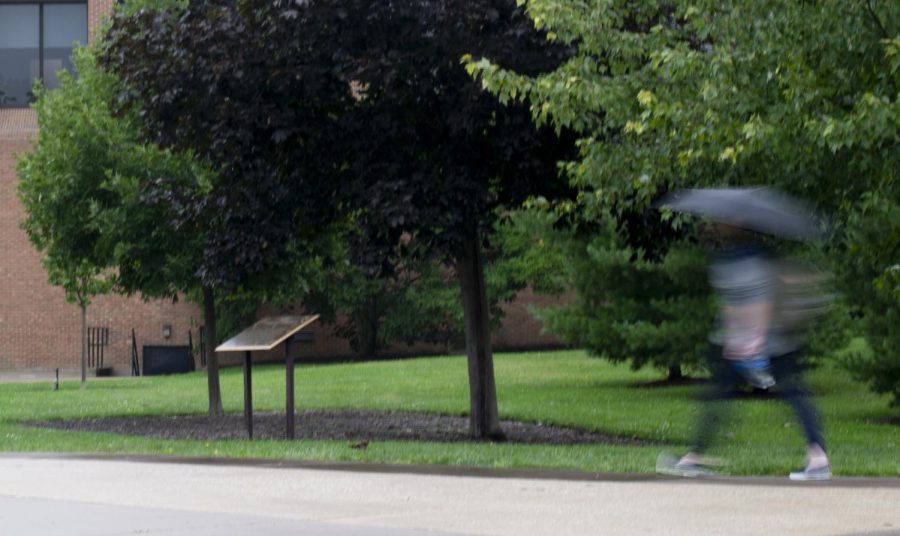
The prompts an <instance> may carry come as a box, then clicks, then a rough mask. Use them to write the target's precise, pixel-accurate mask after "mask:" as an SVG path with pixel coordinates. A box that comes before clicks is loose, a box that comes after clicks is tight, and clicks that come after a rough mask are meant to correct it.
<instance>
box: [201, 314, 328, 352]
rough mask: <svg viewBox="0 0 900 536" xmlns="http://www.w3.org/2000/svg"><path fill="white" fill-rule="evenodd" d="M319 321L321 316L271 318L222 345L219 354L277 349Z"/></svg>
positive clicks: (218, 348)
mask: <svg viewBox="0 0 900 536" xmlns="http://www.w3.org/2000/svg"><path fill="white" fill-rule="evenodd" d="M318 319H319V315H303V316H297V315H289V316H270V317H267V318H263V319H262V320H260V321H258V322H257V323H255V324H253V325H252V326H250V327H249V328H247V329H245V330H244V331H242V332H240V333H238V334H237V335H235V336H234V337H232V338H230V339H228V340H227V341H225V342H223V343H222V344H220V345H219V346H218V347H217V348H216V351H217V352H256V351H266V350H271V349H272V348H275V347H276V346H278V345H279V344H281V343H283V342H284V341H286V340H287V339H288V338H289V337H290V336H291V335H293V334H295V333H297V332H298V331H300V330H301V329H303V328H305V327H307V326H309V325H310V324H312V323H313V322H315V321H316V320H318Z"/></svg>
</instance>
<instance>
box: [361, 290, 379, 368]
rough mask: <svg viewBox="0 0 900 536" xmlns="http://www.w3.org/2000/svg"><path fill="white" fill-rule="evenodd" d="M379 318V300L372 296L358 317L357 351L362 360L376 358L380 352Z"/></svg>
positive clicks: (364, 304)
mask: <svg viewBox="0 0 900 536" xmlns="http://www.w3.org/2000/svg"><path fill="white" fill-rule="evenodd" d="M378 319H379V317H378V301H377V299H376V298H374V297H370V298H368V299H366V301H365V303H363V305H362V307H361V310H360V312H359V314H358V315H357V317H356V336H357V338H358V339H359V348H358V350H357V352H358V357H359V359H361V360H364V359H371V358H374V357H375V356H376V355H377V354H378Z"/></svg>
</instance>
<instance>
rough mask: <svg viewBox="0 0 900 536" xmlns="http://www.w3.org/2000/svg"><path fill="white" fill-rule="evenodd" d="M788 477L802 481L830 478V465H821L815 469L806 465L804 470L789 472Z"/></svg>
mask: <svg viewBox="0 0 900 536" xmlns="http://www.w3.org/2000/svg"><path fill="white" fill-rule="evenodd" d="M790 479H791V480H796V481H802V482H809V481H814V480H831V465H823V466H821V467H816V468H815V469H813V468H811V467H810V466H808V465H807V466H806V468H805V469H804V470H802V471H797V472H794V473H791V474H790Z"/></svg>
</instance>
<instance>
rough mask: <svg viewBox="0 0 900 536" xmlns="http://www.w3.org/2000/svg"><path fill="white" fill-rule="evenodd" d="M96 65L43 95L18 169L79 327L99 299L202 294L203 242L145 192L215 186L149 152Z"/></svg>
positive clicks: (84, 62) (212, 397)
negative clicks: (157, 183)
mask: <svg viewBox="0 0 900 536" xmlns="http://www.w3.org/2000/svg"><path fill="white" fill-rule="evenodd" d="M95 56H96V53H95V51H94V50H93V49H91V48H78V49H76V50H75V55H74V63H75V67H76V69H77V71H78V74H79V76H78V77H77V78H74V77H72V76H69V75H66V74H63V75H61V79H60V84H61V85H60V88H59V89H57V90H54V91H38V99H37V102H36V103H35V109H36V111H37V116H38V123H39V126H40V130H39V134H38V138H37V142H36V143H35V145H34V147H33V149H32V150H31V151H30V152H29V153H27V154H26V155H25V156H24V157H23V158H22V159H21V160H20V162H19V165H18V173H19V177H20V183H19V196H20V198H21V200H22V203H23V204H24V206H25V210H26V213H27V217H26V219H25V221H24V222H23V227H24V228H25V230H26V231H27V233H28V236H29V238H30V239H31V241H32V242H33V243H34V244H35V246H36V247H37V248H38V249H39V250H41V251H42V252H44V265H45V267H46V268H47V270H48V273H49V277H50V282H51V283H53V284H56V285H60V286H62V287H63V288H65V289H66V293H67V297H68V298H69V299H70V300H73V301H75V302H77V303H78V304H79V305H80V306H81V307H82V319H83V320H84V309H85V307H86V306H87V304H88V302H89V298H90V297H91V296H93V295H95V294H97V293H100V292H107V291H109V290H115V291H117V292H123V293H127V294H131V293H136V292H139V293H141V294H142V295H143V296H145V297H147V298H168V299H177V298H178V296H180V295H182V294H183V293H186V292H188V291H191V290H193V289H197V288H199V279H198V278H197V277H196V276H195V275H194V273H195V269H196V266H197V264H198V263H199V254H198V252H199V250H200V248H199V244H198V237H197V235H191V234H187V233H183V232H179V230H177V229H175V228H173V227H172V226H171V225H169V223H168V222H169V220H168V219H167V218H166V210H164V209H163V208H162V207H160V206H158V205H156V204H153V203H148V202H147V199H146V198H145V192H144V186H145V185H146V184H147V183H148V182H150V181H153V180H155V179H156V178H157V177H159V176H167V177H172V178H174V179H176V180H178V181H180V182H181V183H183V184H190V185H192V187H193V188H195V189H196V190H198V191H201V192H202V191H204V190H206V189H208V187H209V183H210V174H209V172H208V171H207V170H205V169H203V168H202V167H200V166H198V165H196V164H194V163H193V161H192V159H191V158H190V157H188V156H183V155H182V156H179V155H175V154H172V153H169V152H166V151H160V150H158V149H156V148H154V147H152V146H148V145H145V144H143V143H142V142H141V141H140V139H139V129H138V125H139V123H138V116H137V113H136V112H134V113H130V114H125V115H123V116H120V117H113V116H112V115H111V113H110V109H109V104H110V102H112V97H113V95H114V94H115V91H116V87H117V85H118V82H117V80H116V78H115V77H114V76H113V75H110V74H108V73H105V72H103V71H101V70H100V69H99V68H98V67H97V64H96V60H95ZM206 298H210V296H206ZM206 324H207V333H208V334H209V335H210V337H211V338H210V340H208V341H207V345H206V346H207V348H209V349H210V350H211V349H212V348H214V347H215V344H214V341H215V319H214V318H210V317H209V316H208V315H207V317H206ZM82 351H83V352H84V349H83V350H82ZM207 363H208V364H209V367H208V375H209V402H210V412H211V414H221V413H222V403H221V395H220V392H219V384H218V370H217V366H216V360H215V355H214V353H213V352H210V353H209V354H208V355H207Z"/></svg>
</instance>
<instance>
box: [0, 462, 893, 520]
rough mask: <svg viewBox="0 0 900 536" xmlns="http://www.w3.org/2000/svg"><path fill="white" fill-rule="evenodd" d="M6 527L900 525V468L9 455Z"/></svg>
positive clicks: (0, 492) (4, 470)
mask: <svg viewBox="0 0 900 536" xmlns="http://www.w3.org/2000/svg"><path fill="white" fill-rule="evenodd" d="M0 534H3V535H10V536H18V535H28V536H32V535H36V536H46V535H67V536H69V535H92V536H93V535H103V536H106V535H110V536H112V535H134V534H142V535H166V536H207V535H209V536H212V535H216V536H233V535H234V536H236V535H257V534H265V535H273V536H281V535H288V534H291V535H293V534H304V535H318V534H321V535H326V536H338V535H339V536H350V535H365V536H382V535H397V536H413V535H423V534H429V535H449V534H510V535H512V534H515V535H522V534H525V535H528V534H547V535H574V534H614V535H619V534H624V535H629V534H640V535H646V534H649V535H655V534H673V535H681V534H684V535H688V534H690V535H698V534H716V535H722V534H724V535H742V534H748V535H749V534H754V535H756V534H791V535H850V534H854V535H855V534H874V535H879V536H887V535H897V536H900V479H847V478H845V479H837V480H835V481H832V482H830V483H812V484H809V483H806V484H799V483H790V482H789V481H788V480H787V478H783V479H774V478H755V479H754V478H746V479H745V478H732V479H724V478H723V479H714V480H680V479H671V478H665V477H650V476H639V477H629V476H627V475H595V474H584V473H552V472H539V471H534V472H532V471H525V472H516V471H490V470H475V471H467V470H464V469H441V468H438V469H435V468H415V467H413V468H399V467H395V466H367V465H359V464H303V463H286V464H279V463H276V462H252V461H250V462H245V463H235V462H220V461H215V460H175V459H170V460H154V459H122V458H118V459H117V458H114V457H110V458H103V457H89V456H83V457H78V456H75V457H69V456H52V455H51V456H40V455H37V456H35V455H14V454H7V455H2V456H0Z"/></svg>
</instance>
